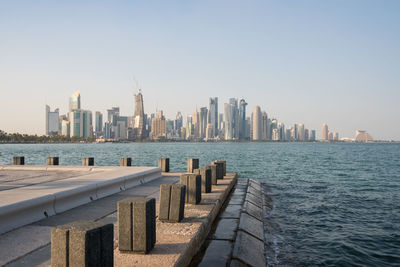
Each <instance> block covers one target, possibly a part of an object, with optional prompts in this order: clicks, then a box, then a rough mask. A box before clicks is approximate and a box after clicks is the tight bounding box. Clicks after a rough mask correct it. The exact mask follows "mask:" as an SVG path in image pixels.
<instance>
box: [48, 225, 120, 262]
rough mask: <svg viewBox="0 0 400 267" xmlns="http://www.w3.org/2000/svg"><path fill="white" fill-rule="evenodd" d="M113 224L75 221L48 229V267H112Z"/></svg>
mask: <svg viewBox="0 0 400 267" xmlns="http://www.w3.org/2000/svg"><path fill="white" fill-rule="evenodd" d="M113 264H114V226H113V224H105V223H101V222H86V221H78V222H72V223H69V224H66V225H61V226H58V227H55V228H52V230H51V266H67V267H68V266H113Z"/></svg>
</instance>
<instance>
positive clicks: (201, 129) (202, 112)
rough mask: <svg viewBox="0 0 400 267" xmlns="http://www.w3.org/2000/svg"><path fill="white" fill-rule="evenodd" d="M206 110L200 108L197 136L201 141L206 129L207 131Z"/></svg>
mask: <svg viewBox="0 0 400 267" xmlns="http://www.w3.org/2000/svg"><path fill="white" fill-rule="evenodd" d="M207 112H208V111H207V108H206V107H202V108H200V125H199V132H200V133H199V136H200V138H201V139H204V138H205V137H206V129H207V115H208V114H207Z"/></svg>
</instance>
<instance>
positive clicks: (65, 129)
mask: <svg viewBox="0 0 400 267" xmlns="http://www.w3.org/2000/svg"><path fill="white" fill-rule="evenodd" d="M69 132H70V130H69V121H68V120H62V121H61V135H64V136H69Z"/></svg>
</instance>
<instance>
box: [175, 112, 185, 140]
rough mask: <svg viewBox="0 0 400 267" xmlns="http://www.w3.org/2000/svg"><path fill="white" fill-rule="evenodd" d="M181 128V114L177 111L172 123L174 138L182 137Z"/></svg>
mask: <svg viewBox="0 0 400 267" xmlns="http://www.w3.org/2000/svg"><path fill="white" fill-rule="evenodd" d="M182 126H183V116H182V113H181V112H180V111H178V113H177V114H176V118H175V121H174V133H175V136H177V137H182V136H181V129H182Z"/></svg>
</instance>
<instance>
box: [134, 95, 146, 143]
mask: <svg viewBox="0 0 400 267" xmlns="http://www.w3.org/2000/svg"><path fill="white" fill-rule="evenodd" d="M133 117H134V123H133V126H134V135H135V137H136V138H137V139H140V140H141V139H143V138H145V136H146V123H145V116H144V104H143V95H142V92H141V90H139V93H138V94H137V95H135V112H134V114H133Z"/></svg>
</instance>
